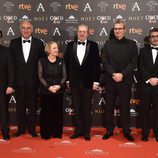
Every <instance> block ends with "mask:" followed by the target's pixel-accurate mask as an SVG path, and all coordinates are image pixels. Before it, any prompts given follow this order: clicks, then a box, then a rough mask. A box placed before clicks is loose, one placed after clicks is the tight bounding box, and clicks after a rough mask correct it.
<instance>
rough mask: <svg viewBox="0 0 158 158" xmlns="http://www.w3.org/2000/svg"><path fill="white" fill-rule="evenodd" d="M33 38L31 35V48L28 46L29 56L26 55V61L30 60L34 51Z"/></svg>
mask: <svg viewBox="0 0 158 158" xmlns="http://www.w3.org/2000/svg"><path fill="white" fill-rule="evenodd" d="M34 43H35V41H34V38H33V37H32V41H31V48H30V52H29V56H28V60H27V63H29V62H30V61H31V59H32V58H33V53H34Z"/></svg>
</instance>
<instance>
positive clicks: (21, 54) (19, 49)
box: [17, 38, 25, 63]
mask: <svg viewBox="0 0 158 158" xmlns="http://www.w3.org/2000/svg"><path fill="white" fill-rule="evenodd" d="M17 44H18V45H17V48H18V51H17V52H19V56H20V60H21V61H22V62H23V63H25V59H24V53H23V49H22V39H21V38H19V41H18V43H17Z"/></svg>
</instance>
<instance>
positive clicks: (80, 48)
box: [77, 40, 87, 65]
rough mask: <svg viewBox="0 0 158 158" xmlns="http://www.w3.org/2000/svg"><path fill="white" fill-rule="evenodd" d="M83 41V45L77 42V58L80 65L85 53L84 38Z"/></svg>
mask: <svg viewBox="0 0 158 158" xmlns="http://www.w3.org/2000/svg"><path fill="white" fill-rule="evenodd" d="M84 42H85V45H82V44H80V45H79V44H77V58H78V60H79V63H80V65H82V61H83V58H84V56H85V53H86V44H87V40H85V41H84Z"/></svg>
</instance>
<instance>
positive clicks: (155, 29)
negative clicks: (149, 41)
mask: <svg viewBox="0 0 158 158" xmlns="http://www.w3.org/2000/svg"><path fill="white" fill-rule="evenodd" d="M152 32H158V28H152V29H151V30H150V31H149V36H150V35H151V33H152Z"/></svg>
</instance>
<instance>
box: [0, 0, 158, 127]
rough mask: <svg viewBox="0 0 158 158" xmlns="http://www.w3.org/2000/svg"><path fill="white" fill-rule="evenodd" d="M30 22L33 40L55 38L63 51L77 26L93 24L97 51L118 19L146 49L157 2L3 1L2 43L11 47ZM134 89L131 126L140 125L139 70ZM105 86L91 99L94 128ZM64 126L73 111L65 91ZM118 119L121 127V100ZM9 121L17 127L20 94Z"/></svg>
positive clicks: (157, 16) (155, 20) (100, 116)
mask: <svg viewBox="0 0 158 158" xmlns="http://www.w3.org/2000/svg"><path fill="white" fill-rule="evenodd" d="M22 19H29V20H30V21H31V22H32V24H33V26H34V32H33V36H35V37H37V38H40V39H41V40H42V41H43V42H48V41H50V40H55V41H57V42H58V44H59V46H60V51H61V53H64V51H65V48H66V45H67V43H68V42H69V41H71V40H73V38H74V36H75V34H76V28H77V25H79V24H86V25H88V26H89V32H90V36H89V39H91V40H94V41H96V42H97V43H98V45H99V49H100V50H101V48H102V47H103V45H104V43H105V41H106V40H108V36H109V32H110V30H111V28H112V27H113V23H114V22H115V20H116V19H122V20H124V21H125V22H126V26H127V30H126V37H127V38H130V39H133V40H135V41H136V43H137V46H138V48H141V47H143V44H144V42H143V41H144V38H145V37H146V36H147V35H148V32H149V30H150V29H151V28H152V27H158V25H157V24H158V0H137V1H135V0H131V1H124V0H64V1H63V0H55V1H53V0H40V1H28V0H8V1H7V0H1V1H0V29H1V30H2V31H3V36H4V40H3V44H4V45H6V46H9V43H10V40H11V39H13V38H17V37H18V36H20V34H19V21H21V20H22ZM134 79H135V82H134V83H133V85H132V89H131V92H132V95H131V105H130V109H131V126H136V127H138V126H139V117H138V111H139V106H140V101H139V91H138V86H137V85H138V83H137V82H138V81H139V77H137V71H136V72H135V77H134ZM105 92H106V87H104V86H101V87H99V88H98V90H97V92H95V93H94V97H93V100H92V124H93V126H103V125H104V121H103V119H104V117H103V114H104V110H103V108H104V106H107V105H106V102H105V96H106V93H105ZM37 103H38V109H37V116H38V119H39V116H40V97H38V98H37ZM63 114H64V124H65V125H72V123H73V122H72V118H73V115H74V110H73V109H72V99H71V93H70V92H69V91H68V90H66V93H65V96H64V109H63ZM114 115H115V120H116V123H117V125H118V126H121V125H120V121H119V119H120V117H119V115H120V113H119V101H117V102H116V109H115V111H114ZM9 116H10V123H11V124H16V93H14V95H12V96H10V101H9Z"/></svg>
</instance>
